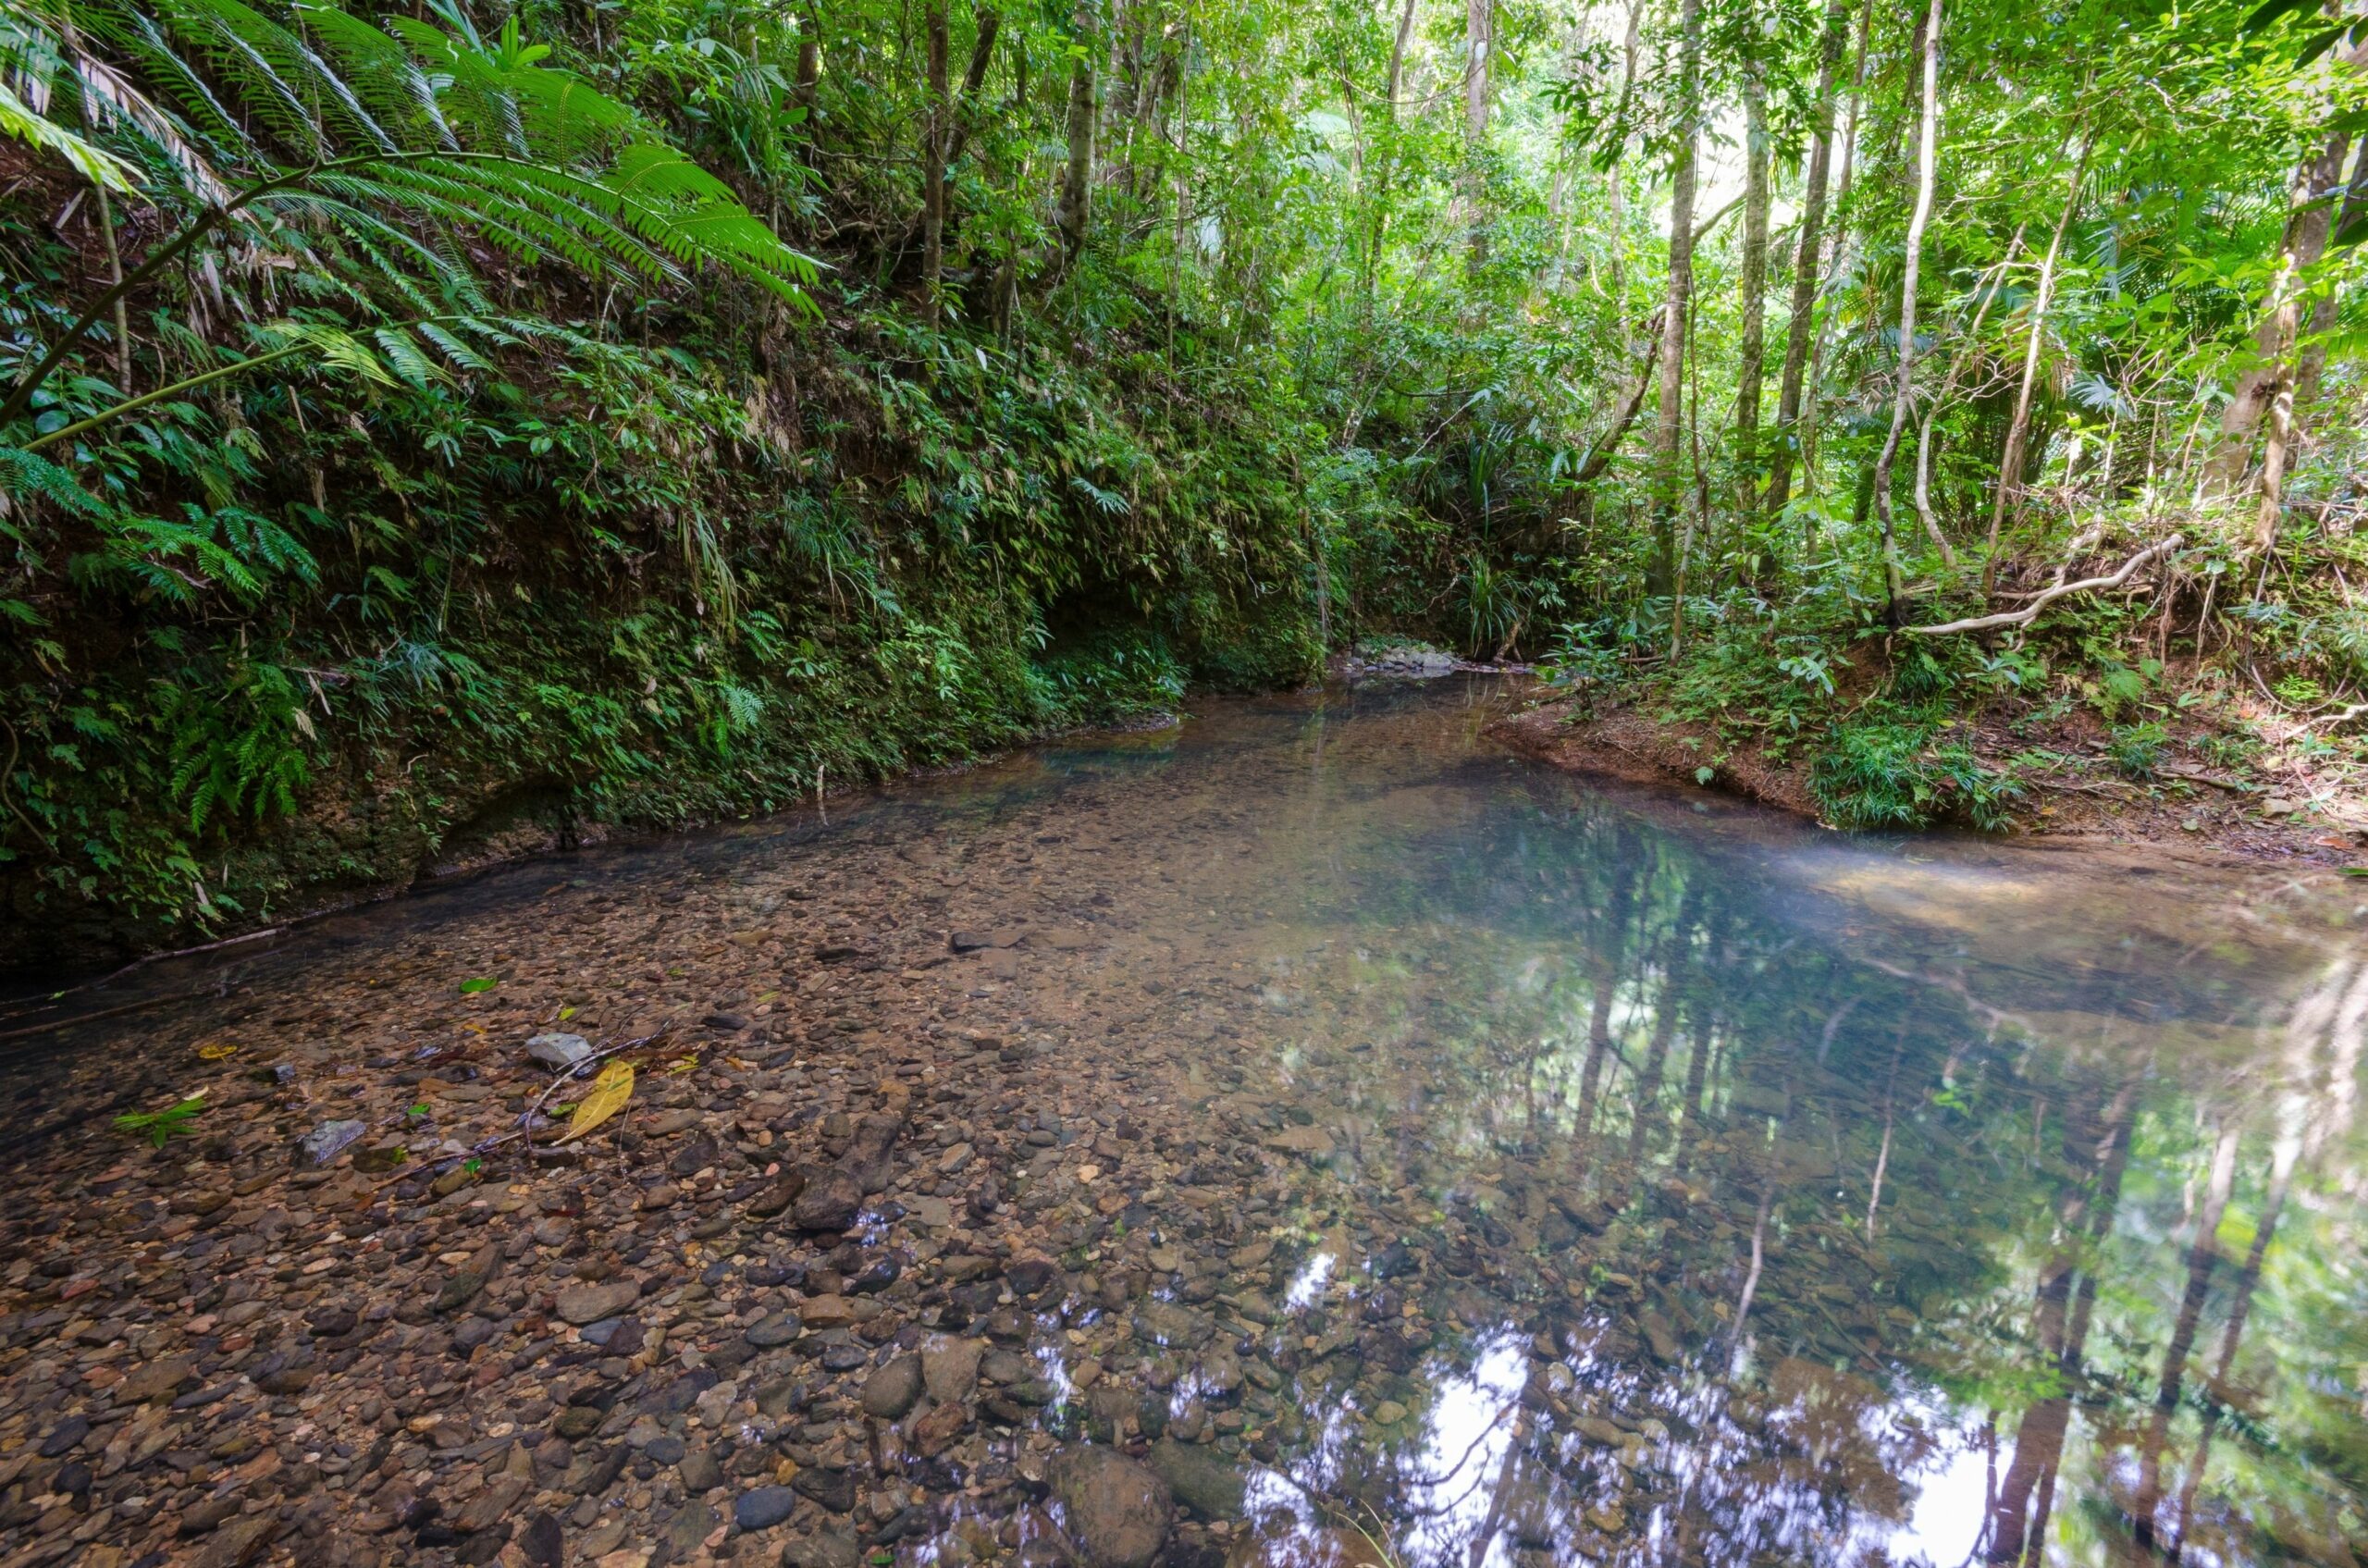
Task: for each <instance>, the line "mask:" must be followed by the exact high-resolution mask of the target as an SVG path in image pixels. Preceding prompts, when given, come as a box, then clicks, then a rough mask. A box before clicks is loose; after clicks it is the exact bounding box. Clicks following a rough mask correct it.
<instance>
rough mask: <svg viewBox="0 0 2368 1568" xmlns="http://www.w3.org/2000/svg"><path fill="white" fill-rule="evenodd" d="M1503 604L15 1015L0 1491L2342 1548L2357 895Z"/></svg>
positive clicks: (1793, 1548)
mask: <svg viewBox="0 0 2368 1568" xmlns="http://www.w3.org/2000/svg"><path fill="white" fill-rule="evenodd" d="M1449 679H1450V680H1452V681H1455V682H1456V689H1455V690H1453V691H1449V690H1447V689H1445V688H1444V686H1443V685H1441V684H1439V683H1433V684H1431V685H1426V686H1425V687H1422V688H1420V689H1416V688H1411V687H1404V686H1396V685H1386V684H1385V685H1373V686H1366V687H1363V688H1358V689H1355V690H1351V691H1342V690H1338V689H1335V690H1332V691H1328V692H1325V693H1321V694H1305V695H1302V696H1300V697H1295V698H1275V699H1267V700H1262V701H1257V702H1218V701H1211V702H1209V703H1207V704H1205V705H1203V707H1202V710H1201V712H1200V716H1199V717H1197V718H1195V719H1194V720H1192V721H1190V722H1188V723H1187V724H1185V725H1183V726H1182V727H1180V728H1179V729H1171V730H1166V731H1156V732H1147V733H1141V734H1132V735H1116V736H1087V737H1081V738H1078V739H1074V740H1071V741H1067V742H1065V743H1063V744H1061V745H1059V746H1056V747H1050V748H1047V749H1045V750H1042V751H1040V752H1036V753H1031V754H1029V755H1025V756H1020V757H1016V758H1013V759H1009V760H1007V761H1005V762H1003V763H1000V764H997V765H995V766H993V767H988V768H983V769H981V770H978V771H976V772H971V773H968V774H964V775H960V776H957V777H949V778H944V779H940V780H935V781H931V782H929V783H926V784H916V785H912V786H909V787H904V788H900V789H898V790H896V791H894V792H892V793H890V794H886V795H883V796H881V797H879V798H877V799H874V800H871V801H869V802H859V803H857V804H856V805H855V806H853V807H852V808H850V809H839V808H836V807H834V808H833V811H832V820H831V821H830V822H829V823H828V824H827V825H825V824H823V823H822V822H820V821H819V820H817V819H809V818H806V817H791V818H783V819H779V820H775V821H759V822H755V823H750V824H746V825H744V826H743V827H741V828H738V829H734V830H731V831H727V832H722V833H716V834H712V835H709V836H705V837H699V838H688V839H685V840H682V841H679V842H675V843H672V844H669V845H664V846H655V847H648V846H645V847H643V848H640V849H636V850H635V851H632V852H630V853H625V852H619V853H614V854H611V853H608V852H596V853H586V854H582V855H579V856H576V857H574V858H571V859H569V860H568V861H566V862H564V863H563V864H561V866H560V867H558V868H557V869H554V868H553V867H551V866H549V865H543V866H536V867H522V868H518V869H516V870H510V871H504V872H499V873H496V874H493V875H491V876H489V877H487V878H485V879H483V880H482V881H480V882H478V883H474V884H472V885H470V886H468V887H467V888H464V889H460V890H456V891H452V892H448V893H442V894H438V895H432V896H424V897H419V898H414V899H412V900H409V901H406V902H399V903H395V904H390V905H387V906H384V907H378V908H376V909H373V910H370V911H367V912H365V913H363V914H358V915H354V916H349V917H341V918H339V920H337V921H335V922H330V923H325V924H323V925H320V926H317V927H314V928H307V929H306V930H304V931H302V932H298V933H297V934H296V935H295V936H293V937H292V938H291V939H290V940H289V941H288V942H287V943H286V944H285V945H282V946H280V947H279V948H277V949H276V950H273V951H270V952H268V953H262V954H255V955H249V956H246V957H242V958H241V959H240V960H239V963H240V967H239V969H237V971H236V983H235V984H228V983H224V984H216V985H213V986H211V987H210V988H209V987H207V986H199V985H194V984H192V983H191V981H190V978H189V977H188V976H186V975H181V976H177V977H174V978H173V979H172V980H171V981H170V982H169V986H167V985H166V982H164V981H162V980H152V979H151V978H149V977H146V976H144V975H143V976H139V977H135V978H134V979H132V980H127V981H119V982H110V984H112V985H116V986H118V987H120V986H123V985H130V984H151V983H154V984H157V985H159V986H160V987H165V988H164V989H160V990H159V992H158V993H157V995H158V997H159V998H160V999H159V1000H158V1001H157V1004H156V1005H155V1006H149V1007H147V1008H145V1009H143V1010H142V1011H140V1012H138V1013H137V1014H136V1015H132V1014H126V1015H120V1016H117V1017H113V1018H103V1019H94V1020H93V1021H92V1022H90V1023H88V1024H85V1025H83V1026H80V1028H79V1029H78V1030H76V1031H70V1032H68V1033H67V1034H64V1035H61V1036H60V1037H59V1038H58V1039H57V1040H56V1042H55V1043H53V1044H51V1045H50V1046H49V1047H48V1048H46V1049H44V1050H43V1051H40V1052H35V1053H32V1054H30V1055H27V1054H19V1055H18V1056H11V1057H9V1058H8V1059H7V1060H6V1062H5V1063H0V1071H5V1072H6V1073H7V1074H8V1075H9V1076H10V1077H11V1079H12V1080H13V1082H12V1085H11V1087H12V1089H13V1091H14V1094H15V1101H14V1103H16V1104H18V1105H20V1106H23V1107H26V1108H25V1110H24V1111H23V1114H22V1115H21V1117H20V1118H19V1128H18V1131H19V1140H20V1141H19V1142H16V1143H14V1144H12V1145H11V1152H10V1154H9V1158H10V1159H11V1161H12V1162H13V1163H12V1166H11V1170H10V1181H11V1197H12V1202H11V1204H9V1206H8V1211H7V1213H6V1216H0V1225H5V1242H6V1245H5V1249H0V1568H15V1565H16V1564H19V1563H22V1564H25V1565H27V1568H35V1565H47V1564H51V1563H56V1564H77V1565H91V1564H97V1565H101V1568H129V1565H130V1564H133V1563H135V1562H146V1563H154V1564H176V1565H178V1564H203V1565H208V1568H227V1565H230V1564H244V1563H272V1564H283V1565H284V1564H306V1565H311V1564H320V1565H324V1568H329V1565H339V1568H344V1565H351V1568H373V1565H377V1568H394V1565H398V1564H401V1565H410V1564H430V1565H438V1568H440V1565H444V1564H460V1563H475V1564H482V1563H497V1562H498V1563H503V1564H510V1565H512V1568H515V1565H518V1564H532V1565H555V1564H562V1563H563V1564H570V1565H574V1564H594V1565H599V1568H656V1565H660V1564H669V1565H671V1564H682V1563H707V1562H716V1563H722V1562H731V1563H736V1564H762V1565H768V1568H769V1565H771V1564H773V1563H787V1564H793V1565H795V1564H811V1565H816V1568H856V1565H857V1564H870V1563H882V1564H915V1565H918V1564H923V1563H927V1564H931V1565H937V1564H965V1563H1011V1564H1054V1563H1072V1564H1080V1565H1084V1568H1162V1565H1166V1568H1186V1565H1189V1568H1221V1565H1222V1568H1260V1565H1271V1568H1283V1565H1294V1564H1315V1563H1330V1564H1339V1565H1348V1564H1374V1565H1378V1564H1383V1563H1393V1564H1407V1565H1417V1564H1419V1565H1425V1568H1447V1565H1449V1564H1453V1565H1455V1568H1470V1565H1472V1564H1474V1563H1486V1564H1498V1565H1502V1568H1546V1565H1548V1564H1560V1563H1565V1562H1610V1563H1637V1564H1644V1563H1669V1564H1672V1565H1674V1564H1681V1563H1696V1562H1716V1563H1748V1562H1852V1563H1862V1562H1863V1563H1877V1562H1884V1563H1896V1564H1901V1565H1903V1568H1904V1565H1906V1564H1909V1563H1919V1562H1920V1563H1932V1564H1942V1563H1946V1564H1955V1563H1958V1562H1966V1561H1968V1560H1971V1561H1977V1562H2022V1561H2025V1560H2027V1559H2028V1560H2029V1561H2033V1562H2088V1561H2091V1560H2094V1561H2098V1562H2123V1561H2128V1562H2140V1561H2148V1560H2160V1559H2162V1558H2164V1557H2165V1554H2166V1553H2172V1552H2174V1551H2175V1552H2176V1554H2177V1556H2178V1557H2179V1560H2180V1561H2183V1562H2214V1563H2224V1564H2250V1563H2259V1564H2269V1563H2296V1562H2299V1563H2309V1564H2336V1563H2341V1564H2350V1565H2356V1564H2357V1563H2358V1562H2359V1560H2360V1559H2359V1551H2360V1545H2359V1543H2361V1542H2362V1541H2363V1540H2368V1515H2364V1514H2363V1512H2362V1496H2361V1492H2360V1489H2359V1477H2360V1476H2361V1475H2363V1474H2368V1418H2363V1415H2362V1410H2363V1401H2368V1389H2363V1388H2362V1377H2368V1343H2363V1341H2362V1338H2361V1330H2360V1325H2361V1324H2362V1323H2363V1322H2368V1274H2363V1272H2362V1270H2361V1269H2360V1268H2359V1267H2358V1266H2357V1262H2356V1260H2358V1259H2360V1258H2362V1256H2368V1237H2363V1235H2362V1209H2361V1204H2360V1193H2361V1191H2362V1174H2363V1168H2368V1161H2363V1153H2368V1133H2363V1130H2362V1127H2361V1125H2360V1122H2359V1119H2358V1111H2357V1107H2358V1105H2360V1104H2361V1103H2362V1096H2361V1095H2360V1093H2359V1089H2360V1087H2361V1083H2360V1080H2361V1075H2362V1071H2363V1062H2368V1053H2364V1052H2363V1049H2362V1023H2363V1019H2368V964H2363V962H2362V957H2363V954H2362V949H2361V945H2360V943H2359V940H2358V929H2357V928H2358V915H2357V912H2356V910H2355V908H2354V905H2355V903H2356V900H2354V899H2352V898H2350V897H2348V896H2346V895H2345V893H2344V890H2343V889H2342V888H2341V887H2339V886H2335V887H2328V886H2320V885H2318V884H2316V883H2312V882H2311V881H2310V880H2309V879H2308V878H2307V877H2303V878H2299V879H2298V878H2290V877H2282V878H2281V879H2278V880H2277V881H2276V883H2275V885H2274V886H2272V885H2268V884H2265V883H2261V882H2258V881H2252V880H2248V879H2245V878H2242V877H2237V876H2233V875H2221V874H2218V873H2207V872H2204V871H2201V870H2192V871H2176V872H2170V873H2165V874H2161V875H2156V876H2152V877H2149V878H2144V879H2137V878H2130V877H2127V876H2124V875H2122V874H2121V873H2120V871H2119V870H2118V869H2117V868H2115V866H2113V865H2111V864H2108V863H2103V862H2100V863H2096V864H2093V865H2091V864H2082V863H2066V858H2065V857H2061V856H2054V857H2049V858H2046V859H2045V860H2034V859H2028V858H2021V857H2019V856H2017V854H2016V853H2015V852H2013V851H2012V850H2008V849H2001V848H1997V847H1994V846H1958V845H1953V844H1947V843H1925V844H1922V845H1919V846H1917V848H1916V849H1915V851H1914V852H1913V853H1912V854H1909V853H1906V852H1902V851H1897V850H1894V849H1893V848H1891V847H1889V846H1882V845H1879V844H1866V843H1858V842H1854V841H1851V840H1847V839H1844V838H1841V837H1838V836H1835V835H1829V834H1819V833H1809V832H1806V831H1803V830H1800V829H1797V828H1795V827H1793V826H1791V825H1788V824H1786V823H1782V822H1776V821H1763V820H1761V819H1758V818H1757V817H1754V816H1751V815H1748V814H1745V813H1740V812H1729V813H1725V814H1717V813H1713V814H1708V815H1706V814H1700V813H1696V812H1693V811H1691V810H1687V809H1683V807H1682V806H1681V807H1675V808H1673V807H1671V806H1670V805H1668V804H1666V803H1664V802H1663V801H1662V800H1661V799H1660V798H1659V797H1658V796H1651V795H1634V796H1632V795H1627V794H1607V793H1604V792H1602V791H1599V790H1597V789H1595V788H1592V787H1590V786H1587V785H1584V784H1574V783H1573V782H1571V781H1570V780H1568V779H1567V778H1563V777H1559V776H1548V775H1545V774H1541V773H1537V772H1533V771H1531V770H1529V769H1527V768H1526V767H1524V766H1523V765H1520V764H1517V763H1514V762H1512V761H1510V760H1508V759H1503V758H1501V757H1499V756H1496V755H1494V754H1492V753H1490V752H1489V751H1488V750H1487V749H1486V746H1485V744H1484V743H1479V742H1475V741H1474V739H1473V738H1472V736H1473V734H1474V724H1473V722H1472V719H1471V713H1470V710H1469V709H1468V707H1467V703H1468V702H1478V703H1481V704H1484V705H1485V704H1486V703H1487V702H1490V701H1494V700H1497V698H1498V694H1497V693H1495V692H1494V690H1493V688H1490V687H1487V686H1486V685H1476V686H1474V687H1472V688H1471V689H1470V690H1469V691H1467V690H1465V689H1464V688H1463V686H1462V682H1461V678H1460V677H1449ZM821 955H833V956H834V957H827V958H826V957H821ZM218 961H221V960H216V959H212V958H206V959H199V960H191V961H190V962H192V963H195V964H198V965H200V966H203V965H204V964H209V963H215V962H218ZM204 972H208V973H211V972H212V971H210V970H209V971H204ZM479 977H482V978H484V979H487V980H489V981H492V982H494V983H492V984H490V985H486V986H480V987H477V988H475V989H463V987H462V982H469V981H473V980H475V979H476V978H479ZM191 992H194V993H196V994H197V998H196V999H195V1000H191V999H189V998H188V996H187V995H186V994H188V993H191ZM99 994H101V995H103V996H105V998H106V999H107V1000H108V1001H109V1002H110V1003H113V1002H115V1001H117V1000H124V1001H129V1000H139V999H143V998H142V996H141V995H135V994H129V993H124V992H121V991H116V992H105V991H103V992H101V993H99ZM226 1047H227V1049H226ZM619 1047H627V1048H625V1049H622V1050H621V1049H619ZM594 1053H600V1054H601V1057H600V1060H598V1061H597V1062H596V1061H594V1060H593V1059H592V1057H593V1055H594ZM628 1065H629V1067H630V1068H631V1078H630V1083H629V1085H628V1084H627V1083H626V1080H625V1075H624V1070H623V1069H624V1067H625V1066H628ZM579 1071H580V1072H581V1076H574V1075H575V1074H576V1073H578V1072H579ZM200 1088H202V1089H203V1091H204V1093H203V1097H202V1100H201V1105H202V1109H199V1110H197V1111H196V1112H195V1113H194V1114H193V1115H191V1116H188V1117H186V1118H184V1119H185V1125H183V1126H181V1127H179V1128H177V1129H175V1130H169V1131H168V1132H167V1135H166V1138H165V1141H164V1142H163V1143H162V1144H161V1145H159V1144H157V1143H155V1142H154V1141H153V1140H152V1139H151V1138H150V1137H148V1136H144V1135H141V1136H135V1135H132V1134H130V1133H129V1132H127V1131H124V1130H117V1128H116V1127H115V1126H114V1125H113V1118H114V1117H117V1116H118V1115H120V1114H123V1112H124V1111H125V1110H127V1109H130V1110H161V1109H163V1108H165V1107H166V1106H169V1105H175V1104H177V1103H179V1101H181V1100H183V1099H185V1098H187V1097H189V1096H191V1094H192V1093H193V1092H194V1091H196V1090H198V1089H200ZM572 1128H580V1129H581V1130H580V1132H575V1133H573V1134H571V1129H572ZM2150 1553H2151V1554H2152V1558H2151V1559H2150V1556H2149V1554H2150Z"/></svg>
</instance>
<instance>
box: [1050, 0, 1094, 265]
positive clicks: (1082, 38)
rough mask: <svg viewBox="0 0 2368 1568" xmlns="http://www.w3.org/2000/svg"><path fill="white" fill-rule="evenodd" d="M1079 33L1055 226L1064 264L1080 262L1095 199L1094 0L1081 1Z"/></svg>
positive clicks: (1073, 55)
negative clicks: (1066, 157)
mask: <svg viewBox="0 0 2368 1568" xmlns="http://www.w3.org/2000/svg"><path fill="white" fill-rule="evenodd" d="M1075 26H1076V31H1077V36H1076V40H1075V42H1074V43H1072V44H1071V45H1070V48H1071V54H1070V56H1069V105H1068V159H1067V163H1066V164H1064V165H1063V168H1062V175H1061V199H1060V204H1059V206H1058V208H1057V210H1056V212H1055V223H1054V227H1055V228H1056V229H1057V230H1058V231H1059V233H1060V237H1061V265H1062V266H1063V267H1064V268H1067V267H1068V266H1071V265H1075V264H1076V261H1077V258H1078V254H1079V252H1081V251H1083V250H1084V249H1085V234H1086V226H1087V223H1088V221H1089V220H1090V218H1091V216H1092V210H1091V209H1092V201H1093V130H1094V119H1095V117H1096V115H1095V105H1094V94H1093V49H1094V0H1078V7H1077V14H1076V19H1075Z"/></svg>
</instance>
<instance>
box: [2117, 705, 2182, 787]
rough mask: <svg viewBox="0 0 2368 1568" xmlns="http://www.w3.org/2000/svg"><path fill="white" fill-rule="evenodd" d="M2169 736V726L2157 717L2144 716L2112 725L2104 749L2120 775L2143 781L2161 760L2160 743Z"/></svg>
mask: <svg viewBox="0 0 2368 1568" xmlns="http://www.w3.org/2000/svg"><path fill="white" fill-rule="evenodd" d="M2169 740H2170V730H2169V729H2168V727H2167V726H2165V724H2164V723H2163V722H2161V721H2160V720H2148V721H2147V722H2144V723H2142V724H2119V725H2115V728H2114V732H2113V738H2112V740H2111V741H2110V742H2109V743H2108V744H2107V745H2106V747H2105V753H2106V755H2107V756H2109V757H2110V758H2112V759H2113V765H2114V766H2115V768H2116V769H2118V770H2119V771H2120V772H2121V775H2122V776H2123V777H2124V778H2128V779H2135V780H2138V781H2139V782H2140V783H2141V784H2142V783H2146V782H2149V781H2151V780H2152V778H2153V777H2154V775H2155V773H2156V772H2158V771H2159V770H2160V769H2161V767H2162V763H2163V747H2165V745H2166V744H2168V742H2169Z"/></svg>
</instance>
